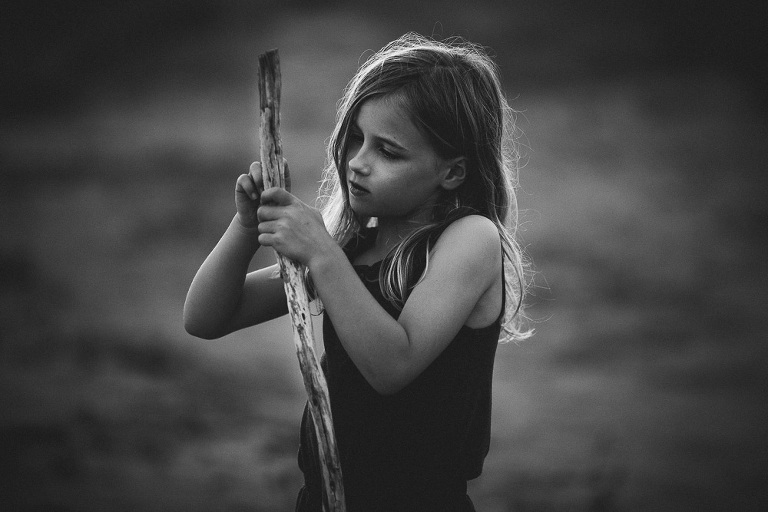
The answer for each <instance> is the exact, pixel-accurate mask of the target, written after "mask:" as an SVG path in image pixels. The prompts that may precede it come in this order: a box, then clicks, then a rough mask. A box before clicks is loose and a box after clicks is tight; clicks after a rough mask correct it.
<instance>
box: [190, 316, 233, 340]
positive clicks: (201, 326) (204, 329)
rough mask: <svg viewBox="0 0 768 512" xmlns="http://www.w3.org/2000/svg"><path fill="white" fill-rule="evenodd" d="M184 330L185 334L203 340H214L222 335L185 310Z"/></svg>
mask: <svg viewBox="0 0 768 512" xmlns="http://www.w3.org/2000/svg"><path fill="white" fill-rule="evenodd" d="M184 330H185V331H187V334H189V335H191V336H194V337H195V338H200V339H204V340H215V339H217V338H221V337H222V336H223V335H224V333H221V332H220V330H219V329H215V328H214V327H213V326H211V325H209V324H207V323H206V322H203V321H201V320H200V319H199V318H198V317H196V316H195V315H193V314H190V313H189V312H188V311H187V310H186V309H185V310H184Z"/></svg>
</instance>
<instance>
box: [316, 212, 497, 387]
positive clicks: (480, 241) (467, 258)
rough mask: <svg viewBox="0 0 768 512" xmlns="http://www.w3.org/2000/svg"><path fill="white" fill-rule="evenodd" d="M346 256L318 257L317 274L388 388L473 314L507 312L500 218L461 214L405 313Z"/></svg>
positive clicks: (342, 329)
mask: <svg viewBox="0 0 768 512" xmlns="http://www.w3.org/2000/svg"><path fill="white" fill-rule="evenodd" d="M338 262H339V259H338V258H334V259H329V258H324V259H318V260H317V261H315V262H313V264H312V265H311V266H310V273H311V274H312V276H313V277H312V279H313V281H314V283H315V287H316V289H317V292H318V295H319V296H320V298H321V299H322V301H323V305H324V306H325V308H326V311H327V312H328V315H329V316H330V317H331V319H332V321H333V326H334V327H335V329H336V332H337V334H338V335H339V339H340V340H341V342H342V344H343V345H344V348H345V349H346V351H347V353H348V354H349V357H350V358H351V359H352V360H353V361H354V362H355V365H356V366H357V368H358V369H359V370H360V372H361V373H362V374H363V376H364V377H365V378H366V380H367V381H368V383H369V384H371V386H372V387H373V388H374V389H376V391H378V392H379V393H382V394H389V393H395V392H397V391H399V390H400V389H402V388H403V387H405V386H406V385H407V384H409V383H410V382H411V381H413V380H414V379H415V378H416V377H417V376H418V375H419V374H420V373H421V372H423V371H424V370H425V369H426V368H427V366H429V364H430V363H432V361H434V360H435V358H437V356H438V355H440V353H441V352H442V351H443V350H445V348H446V347H447V346H448V344H449V343H450V342H451V340H453V338H454V337H455V336H456V334H457V333H458V332H459V329H461V327H462V326H463V325H464V324H466V323H467V320H468V319H469V318H470V316H472V317H473V318H476V317H484V318H486V319H493V320H495V319H496V318H498V316H499V314H500V313H501V311H500V309H501V293H503V285H502V284H501V283H502V281H501V279H502V266H501V265H502V264H501V243H500V240H499V234H498V231H497V229H496V227H495V225H494V224H493V223H492V222H491V221H489V220H488V219H485V218H483V217H479V216H473V217H466V218H463V219H460V220H458V221H456V222H454V223H453V224H452V225H451V226H449V227H448V228H447V229H446V230H445V231H444V232H443V234H442V235H441V236H440V238H439V239H438V241H437V243H436V244H435V248H434V251H433V252H432V254H431V256H430V260H429V267H428V270H427V273H426V275H425V276H424V279H423V280H422V281H421V282H420V283H419V284H418V285H417V286H416V287H415V288H414V289H413V291H412V292H411V294H410V296H409V297H408V300H407V301H406V303H405V305H404V307H403V310H402V312H401V313H400V316H399V318H398V319H397V320H395V319H394V318H392V317H391V316H390V315H389V314H387V313H386V312H385V311H384V309H383V308H381V306H379V304H378V303H377V302H376V300H375V299H374V298H373V296H372V295H371V294H370V293H368V291H367V290H366V289H365V287H364V285H363V284H362V282H361V281H360V280H359V279H358V278H357V275H356V274H355V272H354V270H353V269H352V268H351V267H349V266H348V265H342V264H339V263H338ZM489 292H495V293H493V294H491V293H489ZM486 296H487V297H486ZM481 299H485V300H481ZM483 308H485V311H483V310H482V309H483ZM491 321H492V320H490V321H487V322H486V323H483V324H481V325H488V324H490V323H491Z"/></svg>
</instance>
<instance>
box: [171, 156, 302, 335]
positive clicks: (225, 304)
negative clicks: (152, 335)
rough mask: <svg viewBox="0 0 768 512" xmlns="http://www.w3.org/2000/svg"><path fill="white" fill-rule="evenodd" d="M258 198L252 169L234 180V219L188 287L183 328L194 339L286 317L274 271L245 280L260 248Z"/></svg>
mask: <svg viewBox="0 0 768 512" xmlns="http://www.w3.org/2000/svg"><path fill="white" fill-rule="evenodd" d="M260 192H261V168H260V166H259V165H258V163H255V164H253V165H252V166H251V170H250V173H249V174H243V175H242V176H240V178H238V180H237V185H236V187H235V203H236V206H237V211H238V213H237V215H236V216H235V218H233V219H232V222H231V223H230V225H229V227H228V228H227V230H226V231H225V233H224V235H223V236H222V237H221V240H219V243H218V244H217V245H216V247H215V248H214V249H213V251H211V254H210V255H208V257H207V258H206V260H205V262H203V264H202V266H201V267H200V270H198V271H197V274H196V275H195V278H194V279H193V280H192V285H191V286H190V287H189V292H188V293H187V300H186V302H185V303H184V328H185V329H186V330H187V332H188V333H190V334H192V335H193V336H197V337H199V338H205V339H213V338H219V337H221V336H224V335H225V334H229V333H231V332H233V331H236V330H238V329H242V328H244V327H248V326H250V325H255V324H258V323H261V322H265V321H267V320H271V319H273V318H277V317H278V316H281V315H284V314H286V313H287V312H288V308H287V305H286V299H285V291H284V288H283V281H282V279H280V277H279V276H278V277H275V276H276V273H277V272H276V269H277V266H276V265H273V266H272V267H268V268H263V269H261V270H258V271H256V272H251V273H250V274H247V272H248V265H249V264H250V262H251V259H252V258H253V255H254V253H255V252H256V250H257V249H258V248H259V242H258V234H259V232H258V219H257V215H256V211H257V208H258V205H259V203H260V195H261V194H260ZM246 274H247V275H246Z"/></svg>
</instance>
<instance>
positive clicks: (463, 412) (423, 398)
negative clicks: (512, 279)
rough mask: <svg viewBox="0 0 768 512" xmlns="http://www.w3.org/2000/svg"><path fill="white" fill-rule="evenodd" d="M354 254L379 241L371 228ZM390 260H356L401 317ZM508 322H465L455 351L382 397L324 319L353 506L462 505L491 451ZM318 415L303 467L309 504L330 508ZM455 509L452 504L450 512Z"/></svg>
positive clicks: (305, 423) (306, 421)
mask: <svg viewBox="0 0 768 512" xmlns="http://www.w3.org/2000/svg"><path fill="white" fill-rule="evenodd" d="M365 235H367V236H364V237H361V238H360V239H359V240H357V241H356V243H355V244H353V245H352V247H353V249H350V250H349V251H348V255H349V257H350V259H352V258H353V257H354V254H359V253H360V252H362V251H363V250H365V248H366V246H367V245H368V244H369V243H372V241H371V239H372V238H373V233H371V232H366V233H365ZM380 265H381V262H379V263H375V264H373V265H371V266H366V265H354V268H355V270H356V271H357V273H358V275H359V277H360V279H361V280H362V281H363V283H364V284H365V286H366V288H367V289H368V291H369V292H370V293H371V294H372V295H373V296H374V297H375V298H376V300H377V301H378V302H379V304H381V306H382V307H383V308H384V309H385V310H386V311H387V312H388V313H389V314H390V315H392V316H393V317H395V318H397V316H398V314H399V311H398V310H397V308H396V307H394V306H393V305H392V304H391V303H390V302H388V301H387V300H386V299H385V298H384V297H383V296H382V293H381V290H380V288H379V279H378V278H379V268H380ZM499 332H500V323H499V321H498V320H497V321H496V322H494V323H493V324H491V325H489V326H487V327H484V328H480V329H472V328H469V327H467V326H463V327H462V328H461V330H460V331H459V332H458V334H457V335H456V337H455V338H454V339H453V340H452V341H451V343H450V344H449V345H448V346H447V347H446V348H445V350H444V351H443V352H442V353H441V354H440V355H439V356H438V357H437V358H436V359H435V360H434V361H433V362H432V363H431V364H430V365H429V366H428V367H427V368H426V369H425V370H424V371H423V372H422V373H421V374H420V375H419V376H418V377H417V378H416V379H414V381H413V382H411V383H410V384H408V385H407V386H406V387H405V388H403V389H402V390H400V391H399V392H397V393H395V394H393V395H387V396H383V395H380V394H379V393H377V392H376V391H375V390H374V389H373V388H372V387H371V386H370V384H368V382H367V381H366V380H365V378H364V377H363V376H362V374H361V373H360V372H359V371H358V369H357V367H355V365H354V363H353V362H352V360H351V359H350V358H349V356H348V355H347V352H346V351H345V350H344V347H343V346H342V345H341V342H340V341H339V338H338V336H337V334H336V331H335V330H334V327H333V323H332V322H331V320H330V318H328V316H327V315H325V316H324V319H323V338H324V345H325V354H324V355H323V357H322V367H323V371H324V372H325V376H326V379H327V382H328V391H329V394H330V399H331V411H332V414H333V424H334V429H335V434H336V440H337V443H338V447H339V457H340V459H341V469H342V475H343V479H344V490H345V493H346V501H347V510H348V512H355V511H362V510H365V511H374V510H382V511H383V510H400V511H405V510H411V509H413V510H418V509H419V508H420V509H421V510H424V509H425V508H424V507H425V506H427V504H431V505H430V507H431V506H434V505H435V500H441V501H442V500H444V501H445V503H446V504H450V503H457V502H458V501H459V500H462V499H463V498H464V495H465V494H466V481H467V480H471V479H473V478H476V477H478V476H479V475H480V473H481V472H482V468H483V461H484V459H485V456H486V454H487V453H488V447H489V443H490V427H491V384H492V380H493V363H494V357H495V353H496V347H497V345H498V339H499ZM318 464H319V461H318V455H317V448H316V438H315V433H314V428H313V426H312V420H311V418H310V415H309V412H308V409H307V408H306V407H305V410H304V416H303V418H302V426H301V447H300V449H299V467H300V468H301V470H302V472H303V473H304V478H305V490H304V491H303V492H304V494H305V496H304V497H303V501H305V503H306V504H310V503H315V504H316V508H315V507H314V506H310V507H303V508H302V510H315V509H316V510H320V495H321V494H320V492H321V490H320V489H321V487H322V481H321V479H320V478H321V477H320V471H319V466H318ZM445 510H449V508H445Z"/></svg>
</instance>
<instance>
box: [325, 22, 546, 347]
mask: <svg viewBox="0 0 768 512" xmlns="http://www.w3.org/2000/svg"><path fill="white" fill-rule="evenodd" d="M381 96H390V97H396V98H397V100H398V104H399V105H401V106H402V107H403V108H404V109H405V112H406V113H407V114H408V115H409V117H410V119H411V121H412V122H413V123H414V125H415V126H416V127H417V128H418V129H419V130H420V131H421V132H422V133H423V134H424V136H425V137H426V139H427V140H428V141H429V143H430V144H431V146H432V148H433V149H434V150H435V152H436V153H437V154H438V155H439V156H440V157H442V158H445V159H450V158H455V157H460V156H462V157H464V158H465V159H466V168H467V175H466V178H465V181H464V182H463V183H462V184H461V186H459V187H457V188H456V189H455V190H451V191H444V193H443V195H442V198H441V200H440V201H439V202H438V204H436V205H435V207H434V208H433V211H432V215H431V221H430V222H428V223H427V224H425V225H423V226H420V227H419V228H418V229H416V230H414V231H413V232H412V233H410V234H409V235H408V236H407V237H406V238H405V239H404V240H402V241H401V242H400V243H399V245H397V246H396V247H394V248H393V249H392V251H390V253H389V254H388V255H387V257H386V258H385V260H384V261H383V263H382V265H381V270H380V272H381V274H380V281H379V282H380V283H381V289H382V293H383V294H384V296H385V297H387V299H388V300H390V301H392V302H393V303H394V304H396V305H397V306H398V307H401V308H402V306H403V305H404V304H405V301H406V300H407V298H408V295H409V293H410V292H411V290H412V289H413V288H414V287H415V286H416V284H418V282H419V281H420V279H421V278H422V277H423V276H424V274H425V273H426V270H427V268H428V265H429V252H430V249H431V247H433V245H434V243H435V241H436V240H437V238H438V237H439V236H440V234H441V233H442V232H443V231H444V230H445V228H446V227H447V226H448V225H449V224H450V223H451V222H453V221H455V220H456V219H458V218H461V217H464V216H466V215H471V214H476V215H482V216H484V217H486V218H488V219H490V220H491V221H492V222H493V223H494V224H495V225H496V227H497V229H498V231H499V236H500V238H501V242H502V250H503V256H504V258H503V261H504V277H505V279H504V282H505V304H506V307H505V311H504V313H503V315H502V319H501V324H502V331H501V335H500V340H501V341H512V340H521V339H524V338H526V337H528V336H530V335H531V331H530V330H525V329H524V328H523V320H524V314H523V301H524V296H525V292H526V281H527V269H528V266H527V263H526V260H525V258H524V256H523V252H522V250H521V248H520V246H519V244H518V242H517V240H516V232H517V225H518V208H517V198H516V195H515V187H516V185H517V173H518V165H519V160H520V154H519V144H518V142H517V135H518V133H517V130H518V129H517V128H516V126H515V123H514V113H513V111H512V110H511V109H510V107H509V106H508V104H507V101H506V99H505V97H504V94H503V92H502V88H501V83H500V81H499V73H498V68H497V66H496V65H495V63H494V62H493V61H492V60H491V58H490V57H489V56H488V55H487V53H486V52H485V51H484V50H483V49H482V48H481V47H479V46H477V45H475V44H472V43H469V42H467V41H464V40H461V39H458V38H454V39H450V40H447V41H435V40H433V39H429V38H426V37H423V36H421V35H418V34H415V33H408V34H405V35H404V36H402V37H400V38H399V39H397V40H395V41H393V42H391V43H389V44H388V45H386V46H385V47H384V48H382V49H381V50H380V51H378V52H376V53H375V54H373V55H372V56H371V57H370V58H368V59H367V61H366V62H365V63H364V64H363V65H362V66H360V68H359V69H358V71H357V73H356V74H355V75H354V77H353V78H352V80H351V81H350V82H349V84H348V85H347V87H346V88H345V90H344V95H343V97H342V99H341V100H340V101H339V105H338V111H337V117H336V126H335V128H334V131H333V134H332V136H331V138H330V140H329V143H328V148H327V151H328V155H327V162H326V166H325V168H324V170H323V181H322V184H321V187H320V195H319V200H318V201H319V207H320V209H321V211H322V214H323V218H324V221H325V224H326V227H327V228H328V231H329V233H330V234H331V236H333V238H334V239H335V240H336V241H337V242H338V243H339V244H340V245H341V246H342V247H343V246H345V245H346V244H347V242H349V241H350V240H351V239H352V238H353V237H354V236H355V235H356V234H357V233H359V232H360V230H361V229H362V228H364V227H367V226H369V225H373V224H375V222H376V219H371V218H362V217H359V216H357V215H356V214H355V213H354V211H352V208H351V206H350V203H349V197H348V189H347V184H346V175H347V161H348V159H347V152H348V147H349V138H350V131H351V127H352V125H353V123H354V121H355V118H356V116H357V113H358V111H359V109H360V107H361V105H362V104H363V103H364V102H365V101H366V100H368V99H370V98H373V97H381Z"/></svg>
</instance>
